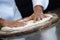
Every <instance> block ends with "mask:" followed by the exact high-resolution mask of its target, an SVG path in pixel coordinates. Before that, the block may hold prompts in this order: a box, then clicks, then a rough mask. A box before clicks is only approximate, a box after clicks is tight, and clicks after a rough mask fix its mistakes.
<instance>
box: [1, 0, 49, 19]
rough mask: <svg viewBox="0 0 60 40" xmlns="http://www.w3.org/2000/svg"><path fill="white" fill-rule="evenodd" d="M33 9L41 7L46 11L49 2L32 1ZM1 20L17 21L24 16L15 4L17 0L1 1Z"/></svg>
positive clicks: (44, 0) (47, 0)
mask: <svg viewBox="0 0 60 40" xmlns="http://www.w3.org/2000/svg"><path fill="white" fill-rule="evenodd" d="M32 2H33V7H34V6H36V5H41V6H42V7H43V8H44V10H45V9H46V8H47V6H48V3H49V0H32ZM0 18H3V19H5V20H17V19H21V18H22V16H21V14H20V12H19V10H18V8H17V6H16V4H15V0H0Z"/></svg>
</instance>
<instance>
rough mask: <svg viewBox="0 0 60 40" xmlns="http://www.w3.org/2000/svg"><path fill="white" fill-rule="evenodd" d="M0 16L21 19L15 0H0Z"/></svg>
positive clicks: (7, 18)
mask: <svg viewBox="0 0 60 40" xmlns="http://www.w3.org/2000/svg"><path fill="white" fill-rule="evenodd" d="M0 18H3V19H6V20H17V19H21V18H22V17H21V14H20V13H19V11H18V8H17V7H16V4H15V0H0Z"/></svg>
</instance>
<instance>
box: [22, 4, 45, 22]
mask: <svg viewBox="0 0 60 40" xmlns="http://www.w3.org/2000/svg"><path fill="white" fill-rule="evenodd" d="M45 17H46V16H45V15H44V14H43V8H42V6H39V5H38V6H35V8H34V13H33V14H32V15H31V16H29V17H27V18H25V19H23V20H24V21H29V20H34V22H35V21H38V20H42V19H43V18H45Z"/></svg>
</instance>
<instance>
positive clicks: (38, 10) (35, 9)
mask: <svg viewBox="0 0 60 40" xmlns="http://www.w3.org/2000/svg"><path fill="white" fill-rule="evenodd" d="M34 12H43V7H42V6H40V5H36V6H35V7H34Z"/></svg>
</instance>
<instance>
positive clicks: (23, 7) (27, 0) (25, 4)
mask: <svg viewBox="0 0 60 40" xmlns="http://www.w3.org/2000/svg"><path fill="white" fill-rule="evenodd" d="M15 1H16V5H17V7H18V9H19V11H20V12H21V14H22V17H23V18H24V17H27V16H29V15H31V14H32V13H33V5H32V0H15ZM56 8H60V0H49V6H48V8H47V9H46V10H45V11H44V12H48V11H51V10H54V9H56Z"/></svg>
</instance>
